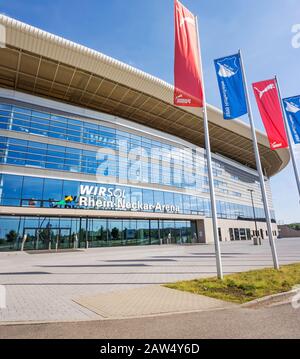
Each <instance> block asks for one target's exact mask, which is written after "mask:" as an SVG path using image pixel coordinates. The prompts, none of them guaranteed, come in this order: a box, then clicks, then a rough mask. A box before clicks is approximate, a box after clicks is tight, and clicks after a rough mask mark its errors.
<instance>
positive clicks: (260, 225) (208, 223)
mask: <svg viewBox="0 0 300 359" xmlns="http://www.w3.org/2000/svg"><path fill="white" fill-rule="evenodd" d="M203 224H204V231H205V237H206V238H205V242H206V243H212V242H213V241H214V239H213V225H212V219H211V218H206V219H204V220H203ZM218 226H219V228H221V235H222V241H223V242H228V241H230V232H229V229H230V228H233V229H234V228H239V229H240V228H245V229H247V228H249V229H250V231H251V236H252V235H253V231H255V223H254V222H250V221H240V220H228V219H218ZM272 228H273V231H276V235H275V233H274V237H275V238H277V236H278V227H277V224H276V223H272ZM257 229H258V230H259V231H260V230H261V229H262V230H263V236H264V239H268V236H267V224H266V223H265V222H257Z"/></svg>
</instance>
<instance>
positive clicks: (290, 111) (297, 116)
mask: <svg viewBox="0 0 300 359" xmlns="http://www.w3.org/2000/svg"><path fill="white" fill-rule="evenodd" d="M283 103H284V109H285V113H286V116H287V119H288V123H289V127H290V130H291V133H292V136H293V139H294V142H295V144H296V145H297V144H299V143H300V96H294V97H289V98H285V99H283Z"/></svg>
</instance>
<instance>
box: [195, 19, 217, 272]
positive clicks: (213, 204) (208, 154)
mask: <svg viewBox="0 0 300 359" xmlns="http://www.w3.org/2000/svg"><path fill="white" fill-rule="evenodd" d="M195 20H196V31H197V40H198V51H199V61H200V72H201V82H202V89H203V122H204V135H205V148H206V158H207V168H208V179H209V187H210V201H211V213H212V222H213V234H214V244H215V254H216V263H217V274H218V278H219V279H223V268H222V258H221V249H220V242H219V234H218V220H217V208H216V196H215V188H214V177H213V171H212V159H211V148H210V139H209V127H208V118H207V105H206V95H205V86H204V76H203V66H202V61H201V49H200V41H199V30H198V29H199V28H198V17H197V16H196V17H195Z"/></svg>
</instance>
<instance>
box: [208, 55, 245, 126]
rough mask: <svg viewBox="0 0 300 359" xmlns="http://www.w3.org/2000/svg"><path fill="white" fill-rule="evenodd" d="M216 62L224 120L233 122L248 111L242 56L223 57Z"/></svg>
mask: <svg viewBox="0 0 300 359" xmlns="http://www.w3.org/2000/svg"><path fill="white" fill-rule="evenodd" d="M214 62H215V68H216V73H217V78H218V85H219V90H220V95H221V99H222V107H223V117H224V119H225V120H233V119H235V118H238V117H240V116H243V115H245V114H246V113H247V112H248V111H247V103H246V96H245V89H244V84H243V74H242V70H241V61H240V55H239V54H236V55H231V56H227V57H222V58H220V59H217V60H215V61H214Z"/></svg>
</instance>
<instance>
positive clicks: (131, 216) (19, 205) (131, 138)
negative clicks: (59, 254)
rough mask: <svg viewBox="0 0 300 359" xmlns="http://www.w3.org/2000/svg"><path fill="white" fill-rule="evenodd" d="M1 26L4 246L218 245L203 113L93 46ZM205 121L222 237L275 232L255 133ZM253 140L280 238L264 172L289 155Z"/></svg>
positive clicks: (214, 113)
mask: <svg viewBox="0 0 300 359" xmlns="http://www.w3.org/2000/svg"><path fill="white" fill-rule="evenodd" d="M0 26H1V33H2V35H3V39H2V40H3V41H2V42H3V43H2V48H1V49H0V215H1V217H0V248H1V249H2V250H18V249H20V248H21V245H22V242H23V243H24V248H25V249H27V250H28V249H55V248H57V249H60V248H74V247H75V248H86V247H98V246H114V245H140V244H143V245H145V244H160V243H163V244H171V243H173V244H174V243H178V244H185V243H209V242H212V241H213V234H212V220H211V206H210V196H209V186H208V175H207V166H206V158H205V150H204V149H203V147H204V134H203V121H202V119H201V111H200V110H199V109H195V108H178V107H175V106H174V105H173V90H174V89H173V86H171V85H169V84H167V83H166V82H164V81H162V80H160V79H158V78H156V77H153V76H150V75H148V74H146V73H144V72H142V71H140V70H138V69H136V68H133V67H131V66H128V65H126V64H124V63H121V62H119V61H117V60H115V59H112V58H110V57H108V56H105V55H103V54H101V53H99V52H97V51H94V50H91V49H88V48H86V47H84V46H81V45H78V44H76V43H73V42H70V41H68V40H65V39H63V38H60V37H58V36H55V35H52V34H50V33H47V32H44V31H42V30H40V29H37V28H34V27H32V26H30V25H27V24H24V23H22V22H19V21H16V20H14V19H11V18H9V17H6V16H4V15H0ZM208 116H209V122H210V135H211V146H212V151H213V172H214V181H215V183H214V184H215V190H216V196H217V213H218V224H219V239H220V241H235V240H250V239H251V237H252V236H253V235H254V234H255V229H256V227H257V230H258V231H259V234H260V235H261V237H263V238H268V233H267V230H266V223H265V214H264V209H263V204H262V199H261V191H260V185H259V179H258V174H257V171H256V165H255V158H254V154H253V146H252V140H251V131H250V128H249V126H248V125H247V124H245V123H243V122H241V121H224V120H223V119H222V113H221V112H220V111H219V110H218V109H216V108H214V107H212V106H209V108H208ZM257 137H258V142H259V150H260V154H261V160H262V166H263V169H264V173H265V180H266V185H267V191H268V200H269V203H270V207H271V209H272V211H271V214H272V221H273V230H274V235H275V236H276V235H277V225H276V220H275V213H274V210H273V208H272V196H271V191H270V186H269V178H270V177H271V176H273V175H275V174H276V173H278V172H280V171H281V170H282V169H283V168H284V167H285V166H286V165H287V164H288V162H289V152H288V150H287V149H281V150H278V151H271V150H270V148H269V144H268V140H267V137H266V136H265V135H264V134H263V133H261V132H259V131H258V132H257ZM25 239H26V241H25V242H24V240H25Z"/></svg>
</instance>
